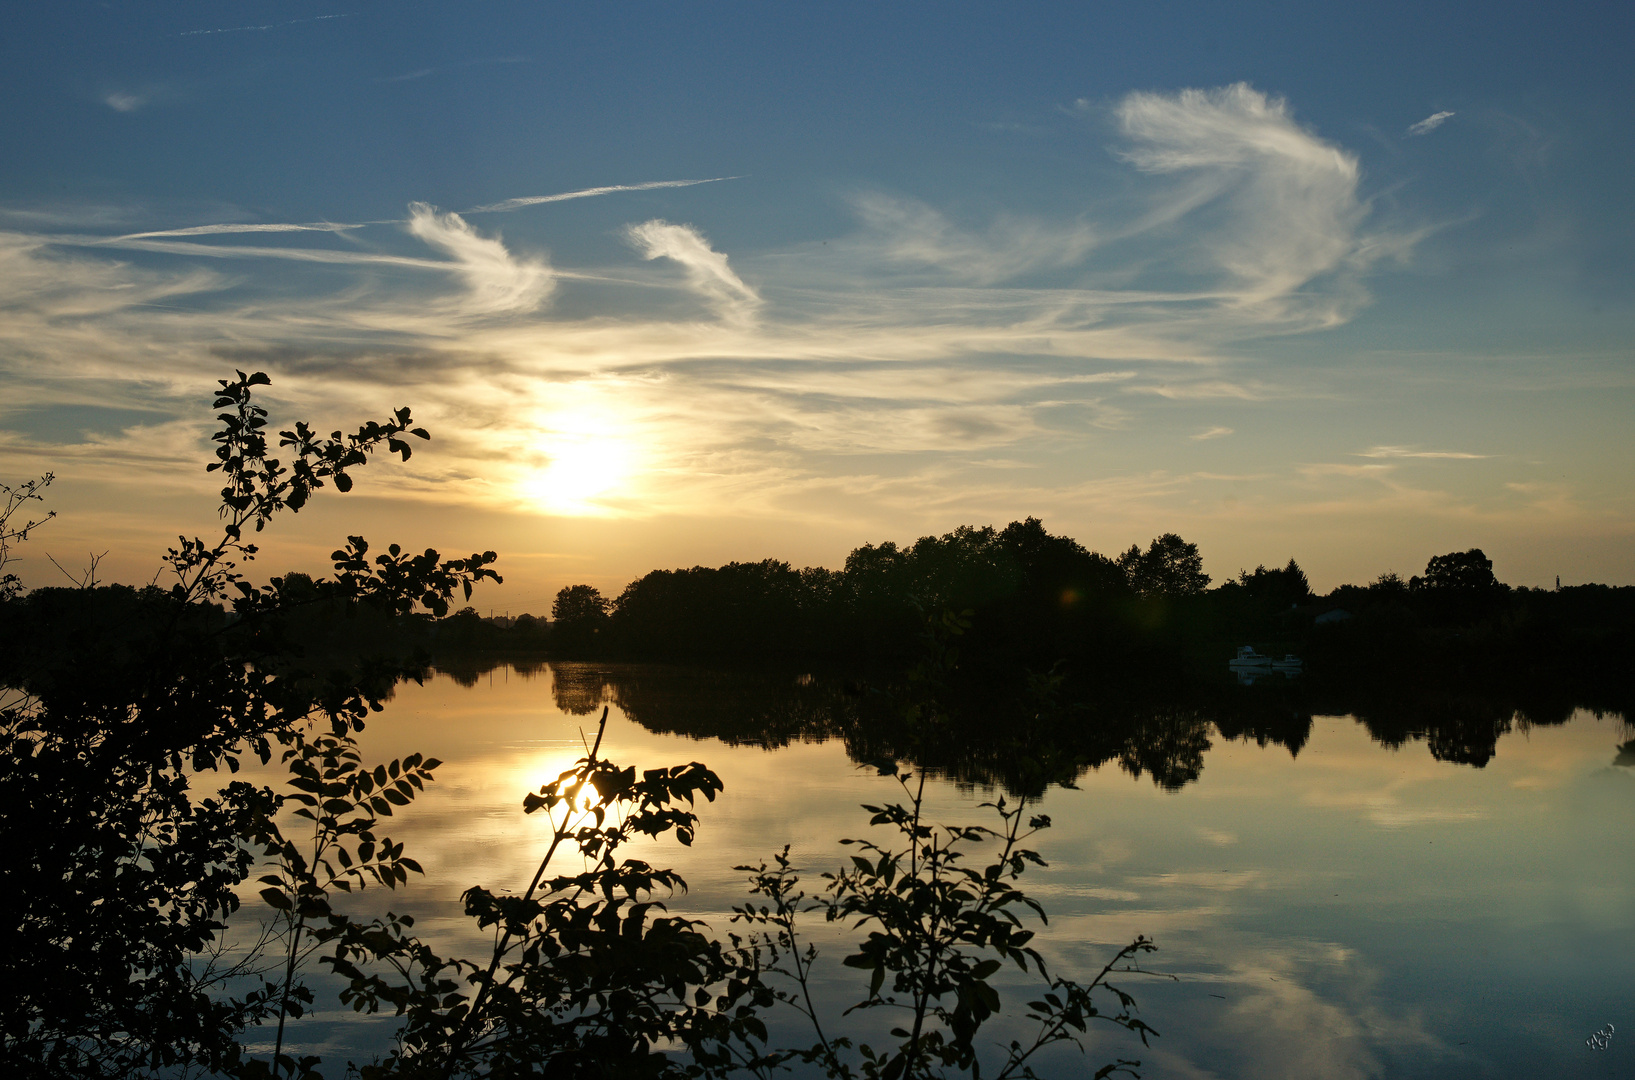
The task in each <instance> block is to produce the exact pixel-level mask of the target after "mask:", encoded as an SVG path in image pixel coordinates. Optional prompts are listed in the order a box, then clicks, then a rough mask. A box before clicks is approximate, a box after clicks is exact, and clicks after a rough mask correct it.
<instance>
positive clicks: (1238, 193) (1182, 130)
mask: <svg viewBox="0 0 1635 1080" xmlns="http://www.w3.org/2000/svg"><path fill="white" fill-rule="evenodd" d="M1114 114H1115V116H1116V117H1117V119H1118V122H1119V125H1120V128H1121V129H1122V131H1123V132H1124V134H1125V135H1126V136H1127V137H1128V138H1129V139H1130V140H1131V145H1130V146H1129V147H1128V148H1127V149H1126V150H1124V151H1123V156H1124V158H1125V159H1126V160H1127V161H1129V162H1130V163H1131V164H1132V165H1134V166H1135V167H1136V168H1138V169H1141V170H1143V171H1145V172H1149V173H1156V174H1179V175H1186V176H1190V177H1192V178H1193V180H1194V183H1195V184H1196V183H1200V182H1201V184H1202V186H1201V187H1199V188H1195V189H1194V191H1192V192H1189V193H1187V194H1186V196H1184V197H1187V198H1190V199H1192V200H1196V205H1197V208H1198V210H1200V211H1201V210H1204V209H1205V208H1207V207H1214V208H1215V209H1216V210H1217V213H1216V214H1214V215H1213V216H1212V217H1210V218H1208V219H1206V220H1204V221H1198V222H1193V223H1192V227H1194V228H1196V227H1198V226H1199V225H1202V226H1203V228H1204V231H1203V232H1202V233H1201V234H1200V238H1199V248H1200V251H1201V253H1202V254H1204V255H1206V256H1208V257H1209V258H1211V259H1212V260H1213V261H1214V263H1215V264H1216V265H1217V266H1218V267H1219V268H1220V269H1221V270H1222V271H1224V272H1225V273H1226V274H1227V275H1228V280H1229V282H1230V287H1231V288H1232V291H1233V294H1234V295H1233V298H1234V300H1235V301H1236V302H1237V303H1241V304H1245V305H1256V306H1267V305H1269V306H1273V307H1275V306H1277V305H1279V304H1283V303H1288V302H1290V301H1291V300H1292V299H1293V294H1294V292H1295V290H1297V289H1302V288H1304V287H1305V286H1307V285H1308V284H1309V283H1311V282H1313V281H1314V280H1315V279H1318V278H1320V277H1323V276H1324V275H1330V274H1334V273H1336V272H1340V271H1344V270H1347V269H1356V268H1360V267H1361V266H1364V265H1366V264H1367V263H1368V262H1370V261H1372V258H1373V257H1377V256H1374V255H1373V254H1372V253H1371V251H1370V245H1369V244H1368V243H1367V242H1366V241H1365V238H1364V237H1363V236H1362V235H1361V232H1360V228H1361V225H1362V223H1363V220H1364V218H1365V217H1366V216H1367V207H1366V206H1365V205H1364V204H1363V203H1362V201H1361V200H1360V199H1359V197H1358V193H1357V186H1358V180H1359V175H1360V173H1359V168H1358V164H1357V158H1356V156H1355V155H1353V154H1350V153H1348V152H1346V151H1344V150H1342V149H1340V148H1339V147H1337V146H1334V145H1333V144H1331V143H1328V142H1326V141H1325V140H1323V139H1321V138H1319V137H1318V136H1316V135H1315V134H1313V133H1312V132H1310V131H1308V130H1307V129H1305V128H1303V127H1301V126H1300V125H1299V124H1297V123H1296V122H1295V120H1294V117H1293V115H1292V112H1291V110H1290V108H1289V106H1288V103H1287V102H1286V101H1284V100H1283V99H1282V98H1276V97H1271V96H1268V95H1266V94H1263V93H1261V92H1260V91H1258V90H1255V89H1254V88H1253V87H1250V86H1249V85H1248V84H1246V83H1236V84H1234V85H1232V86H1227V87H1223V88H1221V89H1218V90H1183V91H1181V92H1180V93H1178V94H1151V93H1136V94H1130V95H1129V96H1127V97H1126V98H1124V100H1123V101H1122V102H1120V103H1119V105H1118V106H1117V107H1116V109H1115V110H1114ZM1188 216H1189V217H1190V216H1191V215H1188ZM1353 302H1354V301H1353ZM1337 317H1340V316H1338V315H1337Z"/></svg>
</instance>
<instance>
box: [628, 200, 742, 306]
mask: <svg viewBox="0 0 1635 1080" xmlns="http://www.w3.org/2000/svg"><path fill="white" fill-rule="evenodd" d="M625 235H626V236H627V237H628V238H629V240H630V243H631V244H632V245H633V246H634V247H635V248H636V250H637V251H638V252H640V253H641V256H642V258H644V259H671V260H673V261H675V262H678V263H680V264H681V265H682V268H683V269H685V270H686V272H687V281H688V283H689V284H690V285H692V287H693V288H694V289H695V290H697V291H698V293H699V294H700V295H701V296H703V297H704V298H705V299H707V300H709V301H710V302H711V303H713V304H714V305H715V306H716V308H717V309H718V310H719V311H720V312H721V313H722V314H723V315H725V316H727V317H729V318H742V317H744V316H746V315H748V313H749V312H750V311H751V310H753V309H754V308H755V306H756V305H758V304H759V303H760V302H761V298H760V297H759V296H758V295H756V293H755V290H754V289H751V288H750V287H749V286H748V285H745V284H744V283H743V281H742V280H740V279H739V277H738V275H737V274H735V273H733V272H732V268H731V267H730V266H728V265H727V257H726V256H725V255H723V254H722V253H721V252H719V251H716V250H715V249H714V248H712V247H710V243H709V241H708V240H706V239H704V235H703V234H702V233H700V232H699V231H698V230H697V229H695V228H693V227H692V226H691V225H672V224H670V223H669V222H668V221H663V220H660V219H658V218H654V219H653V220H652V221H644V222H642V223H641V224H640V225H631V226H629V227H628V228H627V229H626V230H625Z"/></svg>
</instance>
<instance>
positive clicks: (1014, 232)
mask: <svg viewBox="0 0 1635 1080" xmlns="http://www.w3.org/2000/svg"><path fill="white" fill-rule="evenodd" d="M854 203H855V205H856V207H857V211H858V216H859V217H861V218H862V219H863V223H864V225H865V226H867V227H868V229H869V230H870V234H868V235H866V236H865V237H864V238H863V243H864V244H865V245H866V249H867V247H873V249H874V250H873V252H872V253H873V254H875V255H876V256H877V257H880V258H882V259H884V260H886V261H889V262H896V263H908V264H913V265H919V266H926V267H932V268H935V269H937V270H940V271H942V272H944V273H946V274H948V275H949V276H951V277H954V278H956V279H958V280H961V281H969V282H972V283H974V284H978V285H992V284H997V283H998V282H1002V281H1007V280H1009V279H1011V278H1014V277H1017V276H1018V275H1020V274H1024V273H1026V272H1028V271H1030V270H1036V269H1055V268H1059V267H1066V266H1073V265H1075V264H1077V263H1079V262H1081V261H1083V259H1084V257H1085V255H1087V254H1088V253H1089V252H1090V250H1091V249H1092V248H1094V247H1095V243H1096V237H1095V232H1094V230H1092V229H1091V228H1090V227H1089V226H1088V225H1085V224H1084V223H1083V222H1073V223H1071V224H1068V225H1065V226H1064V225H1062V224H1061V223H1058V222H1043V221H1029V220H1025V219H1021V218H1015V217H1001V218H999V219H998V220H996V221H995V222H994V223H993V224H992V225H991V226H990V227H989V228H988V230H987V232H986V234H979V233H971V232H968V231H966V230H963V229H960V228H959V227H957V226H955V225H954V224H953V223H952V222H950V221H948V219H947V218H945V217H944V216H943V215H941V214H939V213H938V212H937V211H935V210H933V209H932V208H931V207H929V206H926V205H924V204H923V203H918V202H914V201H911V200H907V199H893V198H888V197H886V196H884V195H866V196H862V197H859V198H857V199H856V200H854Z"/></svg>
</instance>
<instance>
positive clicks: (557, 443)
mask: <svg viewBox="0 0 1635 1080" xmlns="http://www.w3.org/2000/svg"><path fill="white" fill-rule="evenodd" d="M539 449H540V453H541V456H542V457H544V458H545V459H546V462H545V465H544V467H543V468H540V469H538V470H537V471H535V472H534V473H533V475H531V476H530V477H528V478H527V479H526V480H524V481H523V484H522V489H523V492H524V493H525V494H526V496H527V497H528V499H529V501H531V502H533V503H535V504H536V505H538V506H540V507H541V508H543V509H545V510H548V511H551V512H552V513H557V514H566V515H569V516H572V517H600V516H604V515H607V514H610V513H613V512H615V507H613V506H612V505H610V499H609V497H610V496H617V495H619V494H621V493H622V492H623V491H624V489H625V487H626V485H627V484H628V483H629V481H630V479H631V477H632V475H633V474H634V472H635V462H634V454H633V453H632V452H631V448H630V446H629V445H628V444H626V443H625V442H623V441H621V440H619V439H613V438H609V437H607V436H606V435H601V434H582V433H577V432H569V431H556V432H552V433H551V434H550V435H548V436H546V438H545V439H544V440H543V441H542V443H541V445H540V448H539Z"/></svg>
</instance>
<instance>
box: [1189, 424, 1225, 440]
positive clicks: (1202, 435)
mask: <svg viewBox="0 0 1635 1080" xmlns="http://www.w3.org/2000/svg"><path fill="white" fill-rule="evenodd" d="M1230 434H1232V429H1231V428H1229V427H1212V428H1206V429H1204V430H1203V431H1200V432H1198V433H1197V434H1196V435H1191V436H1188V437H1189V438H1190V439H1192V441H1193V442H1203V441H1204V440H1206V439H1219V438H1223V437H1225V436H1227V435H1230Z"/></svg>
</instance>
